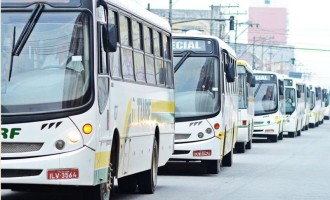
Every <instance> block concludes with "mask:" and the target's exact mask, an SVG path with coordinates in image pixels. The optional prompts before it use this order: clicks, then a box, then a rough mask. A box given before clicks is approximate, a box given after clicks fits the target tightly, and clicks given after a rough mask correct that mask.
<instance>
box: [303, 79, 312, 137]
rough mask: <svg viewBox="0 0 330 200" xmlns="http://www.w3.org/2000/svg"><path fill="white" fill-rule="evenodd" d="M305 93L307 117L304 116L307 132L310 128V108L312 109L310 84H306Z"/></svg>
mask: <svg viewBox="0 0 330 200" xmlns="http://www.w3.org/2000/svg"><path fill="white" fill-rule="evenodd" d="M304 91H305V116H304V118H305V119H304V123H303V124H304V129H303V130H305V131H307V130H308V128H309V116H310V113H311V110H310V107H311V105H310V104H311V90H310V87H309V86H308V83H306V82H305V86H304Z"/></svg>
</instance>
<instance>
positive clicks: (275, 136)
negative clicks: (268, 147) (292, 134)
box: [269, 135, 278, 143]
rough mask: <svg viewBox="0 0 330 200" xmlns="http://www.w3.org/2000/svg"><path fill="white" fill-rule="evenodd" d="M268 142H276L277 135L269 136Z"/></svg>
mask: <svg viewBox="0 0 330 200" xmlns="http://www.w3.org/2000/svg"><path fill="white" fill-rule="evenodd" d="M269 140H270V142H272V143H276V142H277V140H278V138H277V135H271V136H269Z"/></svg>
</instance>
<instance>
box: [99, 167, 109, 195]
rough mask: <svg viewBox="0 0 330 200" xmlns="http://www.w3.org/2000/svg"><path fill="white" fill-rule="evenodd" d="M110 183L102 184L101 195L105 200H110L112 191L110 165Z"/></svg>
mask: <svg viewBox="0 0 330 200" xmlns="http://www.w3.org/2000/svg"><path fill="white" fill-rule="evenodd" d="M107 176H108V181H107V182H106V183H103V184H101V188H100V189H101V195H102V197H103V198H102V199H104V200H108V199H110V191H111V184H112V181H111V164H109V167H108V174H107Z"/></svg>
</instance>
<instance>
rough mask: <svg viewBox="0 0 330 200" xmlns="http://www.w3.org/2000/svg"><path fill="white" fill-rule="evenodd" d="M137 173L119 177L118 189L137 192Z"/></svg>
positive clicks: (128, 192) (127, 192) (125, 191)
mask: <svg viewBox="0 0 330 200" xmlns="http://www.w3.org/2000/svg"><path fill="white" fill-rule="evenodd" d="M137 184H138V182H137V174H133V175H129V176H125V177H123V178H119V179H118V189H119V191H120V192H121V193H126V194H131V193H135V192H136V189H137Z"/></svg>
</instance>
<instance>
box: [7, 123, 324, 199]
mask: <svg viewBox="0 0 330 200" xmlns="http://www.w3.org/2000/svg"><path fill="white" fill-rule="evenodd" d="M329 187H330V122H329V121H325V123H324V124H323V125H321V126H320V127H318V128H315V129H310V130H309V131H307V132H306V131H305V132H302V136H301V137H296V138H284V140H283V141H279V142H278V143H267V142H266V141H262V140H261V141H258V142H256V143H253V148H252V150H249V151H247V152H246V153H245V154H235V155H234V164H233V166H232V167H230V168H225V167H222V168H221V172H220V174H218V175H206V174H204V171H203V170H201V169H199V164H197V163H194V164H191V163H171V164H170V165H167V166H166V167H165V168H163V169H162V170H161V175H160V176H159V177H158V186H157V189H156V192H155V194H153V195H140V194H129V195H128V194H119V193H115V194H114V195H113V198H112V199H114V200H129V199H134V200H136V199H141V200H142V199H143V200H148V199H150V200H156V199H166V200H169V199H170V200H176V199H178V200H182V199H189V200H190V199H198V200H200V199H203V200H207V199H228V200H234V199H251V200H252V199H253V200H255V199H262V200H265V199H267V200H269V199H281V200H283V199H290V200H292V199H299V200H301V199H306V200H307V199H308V200H310V199H317V200H319V199H330V190H329ZM80 198H81V195H80V194H77V193H71V194H58V193H39V194H38V193H23V192H12V191H9V190H2V195H1V199H3V200H25V199H27V200H31V199H33V200H46V199H47V200H55V199H61V200H66V199H67V200H69V199H70V200H72V199H80Z"/></svg>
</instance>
